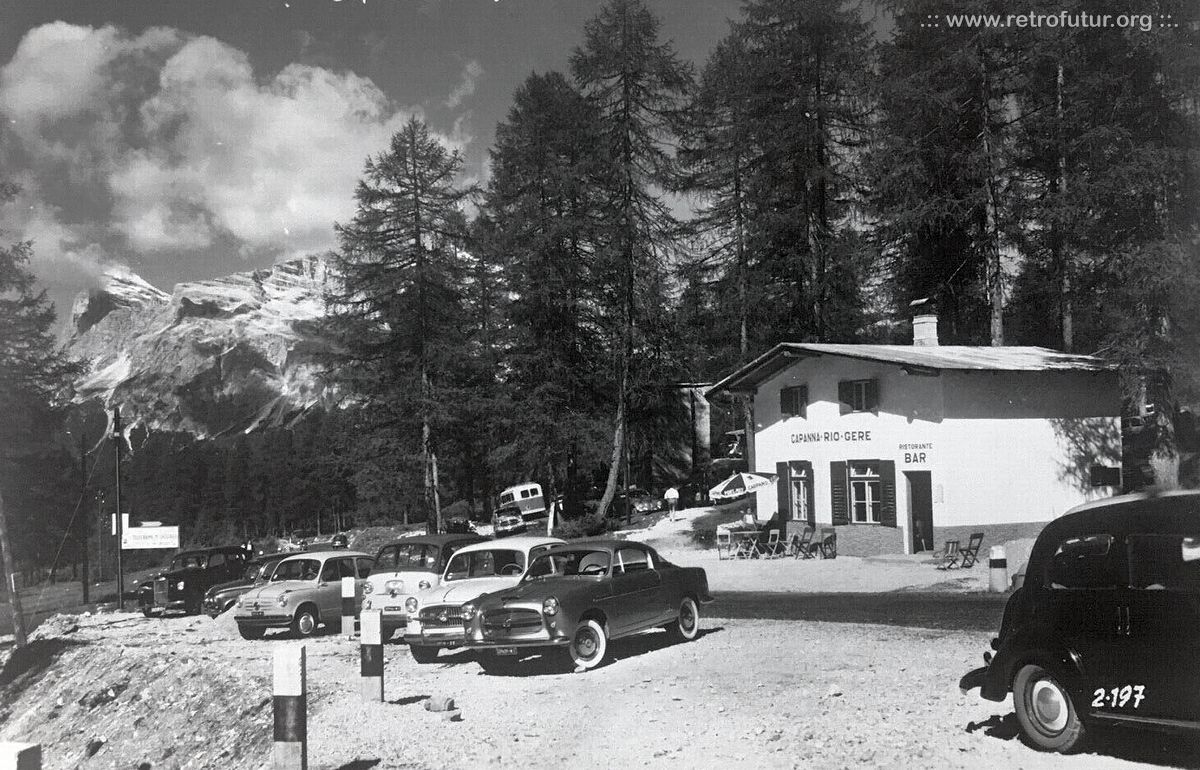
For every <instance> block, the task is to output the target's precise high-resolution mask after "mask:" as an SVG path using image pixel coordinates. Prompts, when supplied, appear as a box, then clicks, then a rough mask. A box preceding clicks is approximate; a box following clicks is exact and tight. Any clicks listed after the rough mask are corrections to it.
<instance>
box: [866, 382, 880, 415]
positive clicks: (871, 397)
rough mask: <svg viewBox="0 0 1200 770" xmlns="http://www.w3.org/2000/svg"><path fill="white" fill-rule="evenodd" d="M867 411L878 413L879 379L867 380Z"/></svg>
mask: <svg viewBox="0 0 1200 770" xmlns="http://www.w3.org/2000/svg"><path fill="white" fill-rule="evenodd" d="M867 411H869V412H875V413H876V414H879V380H867Z"/></svg>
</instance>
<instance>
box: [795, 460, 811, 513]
mask: <svg viewBox="0 0 1200 770" xmlns="http://www.w3.org/2000/svg"><path fill="white" fill-rule="evenodd" d="M791 482H792V521H808V496H809V493H810V491H811V490H812V479H810V478H809V473H808V468H805V467H803V466H800V467H797V465H795V464H793V465H792V470H791Z"/></svg>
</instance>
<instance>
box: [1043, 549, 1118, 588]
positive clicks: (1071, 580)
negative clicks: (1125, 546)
mask: <svg viewBox="0 0 1200 770" xmlns="http://www.w3.org/2000/svg"><path fill="white" fill-rule="evenodd" d="M1112 543H1113V537H1112V535H1086V536H1083V537H1072V538H1069V539H1067V540H1064V541H1063V542H1062V543H1061V544H1059V546H1058V550H1056V551H1055V552H1054V556H1053V557H1052V558H1051V559H1050V564H1049V566H1048V567H1047V568H1046V585H1048V586H1050V588H1054V589H1064V590H1080V589H1089V588H1116V587H1117V584H1118V580H1119V578H1118V574H1117V570H1118V565H1117V563H1116V559H1115V558H1114V556H1115V555H1116V551H1114V550H1113V547H1112Z"/></svg>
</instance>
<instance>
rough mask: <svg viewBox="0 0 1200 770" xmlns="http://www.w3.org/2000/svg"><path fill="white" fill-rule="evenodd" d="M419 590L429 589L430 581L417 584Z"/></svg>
mask: <svg viewBox="0 0 1200 770" xmlns="http://www.w3.org/2000/svg"><path fill="white" fill-rule="evenodd" d="M417 588H420V589H421V590H422V591H424V590H425V589H426V588H429V581H428V580H422V581H421V582H420V583H417Z"/></svg>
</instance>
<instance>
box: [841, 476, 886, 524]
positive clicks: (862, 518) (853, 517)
mask: <svg viewBox="0 0 1200 770" xmlns="http://www.w3.org/2000/svg"><path fill="white" fill-rule="evenodd" d="M849 476H850V522H851V523H852V524H878V523H880V520H881V518H880V515H879V514H880V507H881V506H880V502H881V500H882V495H881V494H880V478H879V465H878V463H862V462H858V463H856V462H852V463H850V468H849Z"/></svg>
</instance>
